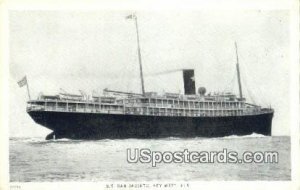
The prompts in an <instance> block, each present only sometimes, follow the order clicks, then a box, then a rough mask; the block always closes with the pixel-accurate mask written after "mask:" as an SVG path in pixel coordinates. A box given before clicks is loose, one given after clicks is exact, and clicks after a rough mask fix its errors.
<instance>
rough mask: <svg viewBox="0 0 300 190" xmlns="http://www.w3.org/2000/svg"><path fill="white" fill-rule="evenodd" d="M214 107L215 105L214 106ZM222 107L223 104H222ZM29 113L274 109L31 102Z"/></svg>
mask: <svg viewBox="0 0 300 190" xmlns="http://www.w3.org/2000/svg"><path fill="white" fill-rule="evenodd" d="M212 105H213V104H212ZM220 105H222V104H220ZM27 111H59V112H84V113H108V114H109V113H110V114H135V115H155V116H190V117H200V116H241V115H254V114H260V113H267V112H270V111H272V109H261V108H260V107H257V106H253V107H247V108H246V107H241V106H240V105H239V104H236V105H232V106H231V107H229V106H226V107H225V106H223V107H221V106H219V105H217V106H215V107H213V106H203V107H200V106H199V107H196V106H195V105H194V106H190V105H188V106H186V105H178V104H169V105H166V104H162V105H158V104H153V103H140V104H137V103H135V104H130V105H127V104H121V103H114V104H101V103H99V102H78V103H76V102H75V103H74V102H68V101H31V102H29V103H28V106H27Z"/></svg>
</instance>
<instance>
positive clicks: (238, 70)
mask: <svg viewBox="0 0 300 190" xmlns="http://www.w3.org/2000/svg"><path fill="white" fill-rule="evenodd" d="M234 44H235V52H236V71H237V78H238V85H239V93H240V99H241V100H242V99H243V91H242V83H241V76H240V67H239V56H238V52H237V44H236V42H235V43H234Z"/></svg>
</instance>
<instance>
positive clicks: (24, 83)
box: [18, 76, 27, 87]
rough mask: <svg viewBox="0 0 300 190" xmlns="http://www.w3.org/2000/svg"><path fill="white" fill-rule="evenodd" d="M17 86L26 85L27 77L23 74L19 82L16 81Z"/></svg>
mask: <svg viewBox="0 0 300 190" xmlns="http://www.w3.org/2000/svg"><path fill="white" fill-rule="evenodd" d="M18 85H19V87H23V86H25V85H27V78H26V76H24V77H23V78H22V79H21V80H20V81H19V82H18Z"/></svg>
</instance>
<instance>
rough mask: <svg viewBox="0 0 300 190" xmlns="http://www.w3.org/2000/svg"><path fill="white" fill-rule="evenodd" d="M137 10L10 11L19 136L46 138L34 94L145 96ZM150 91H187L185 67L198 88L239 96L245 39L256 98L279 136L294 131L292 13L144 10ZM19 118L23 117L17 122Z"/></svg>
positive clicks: (246, 79) (246, 82)
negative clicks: (32, 106) (270, 112)
mask: <svg viewBox="0 0 300 190" xmlns="http://www.w3.org/2000/svg"><path fill="white" fill-rule="evenodd" d="M130 13H131V12H130V11H85V12H78V11H11V12H10V14H9V27H10V28H9V35H10V63H9V64H10V79H9V80H10V135H11V136H45V135H46V134H47V133H49V132H50V131H49V130H46V129H44V128H43V127H41V126H39V125H37V124H34V122H33V120H32V119H31V118H30V117H29V115H28V114H27V113H26V101H27V99H28V98H27V92H26V88H19V87H18V85H17V81H18V80H20V79H21V78H22V77H23V76H24V75H27V78H28V82H29V87H30V93H31V96H32V97H33V98H36V97H37V96H38V94H39V92H43V93H44V94H55V93H58V92H59V89H60V88H62V89H64V90H65V91H67V92H70V93H77V94H79V91H78V90H84V91H85V92H87V93H91V92H92V91H93V90H96V91H97V92H99V93H100V92H101V91H102V89H103V88H106V87H107V88H110V89H114V90H124V91H132V92H140V91H141V87H140V79H139V67H138V59H137V48H136V47H137V44H136V34H135V26H134V23H133V21H131V20H126V19H125V17H126V16H127V15H128V14H130ZM136 14H137V17H138V24H139V31H140V43H141V49H142V52H141V53H142V60H143V68H144V74H145V75H146V76H145V89H146V91H158V92H164V91H167V92H183V82H182V73H180V72H172V73H169V74H165V75H159V76H152V74H153V73H157V72H165V71H169V70H176V69H182V68H187V69H191V68H192V69H195V74H196V76H195V77H196V85H197V88H198V87H200V86H205V87H206V89H207V91H208V92H217V91H220V92H223V91H233V92H234V93H237V92H238V90H237V80H236V73H235V63H236V54H235V48H234V42H235V41H236V42H237V44H238V53H239V60H240V67H241V77H242V83H243V91H244V94H245V96H246V98H247V99H248V101H250V102H253V103H257V104H261V105H263V106H270V105H271V106H272V107H273V108H274V109H275V116H274V119H273V135H289V133H290V129H289V101H288V97H289V93H290V92H289V72H288V71H289V61H290V57H289V56H290V55H289V15H288V11H156V12H153V11H152V12H145V11H137V12H136ZM16 118H17V119H16Z"/></svg>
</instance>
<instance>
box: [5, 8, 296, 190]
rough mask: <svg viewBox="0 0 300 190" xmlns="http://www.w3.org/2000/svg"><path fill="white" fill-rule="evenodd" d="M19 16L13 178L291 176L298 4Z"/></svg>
mask: <svg viewBox="0 0 300 190" xmlns="http://www.w3.org/2000/svg"><path fill="white" fill-rule="evenodd" d="M8 24H9V29H8V31H9V97H10V98H9V180H10V182H72V181H76V182H103V181H104V182H114V181H125V182H126V181H128V182H139V181H146V182H147V181H148V182H151V181H290V180H291V138H290V136H291V128H290V126H291V125H290V119H291V117H290V114H291V107H290V101H289V96H290V94H291V86H290V85H289V83H290V60H291V57H290V56H291V55H290V47H291V46H290V43H291V41H290V15H289V11H288V10H254V9H253V10H231V11H229V10H190V11H186V10H185V11H184V10H183V11H180V10H156V11H154V10H109V9H108V10H104V9H102V10H90V11H79V10H10V11H9V14H8ZM181 185H182V186H183V187H182V188H188V186H189V184H181ZM104 188H108V189H109V188H110V186H109V184H107V185H106V186H105V187H104ZM148 188H151V187H148Z"/></svg>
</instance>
